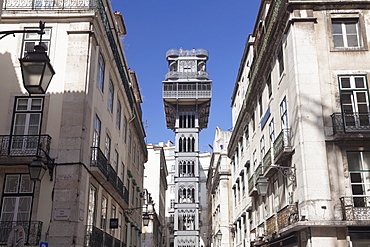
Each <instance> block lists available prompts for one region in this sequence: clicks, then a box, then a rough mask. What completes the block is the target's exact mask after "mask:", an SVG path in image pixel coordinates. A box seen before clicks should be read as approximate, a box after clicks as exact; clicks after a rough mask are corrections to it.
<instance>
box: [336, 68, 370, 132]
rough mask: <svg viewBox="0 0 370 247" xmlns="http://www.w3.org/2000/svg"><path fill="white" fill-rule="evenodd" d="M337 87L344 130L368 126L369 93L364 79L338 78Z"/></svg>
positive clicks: (344, 76) (352, 77) (359, 76)
mask: <svg viewBox="0 0 370 247" xmlns="http://www.w3.org/2000/svg"><path fill="white" fill-rule="evenodd" d="M339 86H340V96H341V104H342V113H343V118H344V124H345V126H346V129H347V130H350V129H351V128H355V129H357V128H360V127H363V126H369V99H368V95H369V92H368V88H367V80H366V77H365V76H364V75H353V76H349V75H343V76H339Z"/></svg>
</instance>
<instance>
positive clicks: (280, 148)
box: [273, 129, 292, 161]
mask: <svg viewBox="0 0 370 247" xmlns="http://www.w3.org/2000/svg"><path fill="white" fill-rule="evenodd" d="M273 148H274V157H275V161H276V160H277V159H279V158H280V157H282V156H284V153H285V152H287V153H291V151H292V146H291V141H290V131H289V129H283V130H281V132H280V134H279V135H278V136H277V138H276V140H275V141H274V145H273Z"/></svg>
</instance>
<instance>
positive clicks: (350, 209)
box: [340, 196, 370, 220]
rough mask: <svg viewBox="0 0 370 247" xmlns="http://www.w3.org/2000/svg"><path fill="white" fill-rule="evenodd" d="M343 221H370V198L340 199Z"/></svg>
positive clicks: (353, 197) (346, 197) (350, 197)
mask: <svg viewBox="0 0 370 247" xmlns="http://www.w3.org/2000/svg"><path fill="white" fill-rule="evenodd" d="M340 201H341V203H342V212H343V219H344V220H370V196H345V197H341V198H340Z"/></svg>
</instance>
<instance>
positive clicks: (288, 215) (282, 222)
mask: <svg viewBox="0 0 370 247" xmlns="http://www.w3.org/2000/svg"><path fill="white" fill-rule="evenodd" d="M298 219H299V217H298V208H297V205H295V204H290V205H287V206H285V207H284V208H283V209H281V210H280V211H279V212H278V213H277V225H278V229H279V230H281V229H283V228H285V227H287V226H289V225H292V224H294V223H296V222H297V221H298Z"/></svg>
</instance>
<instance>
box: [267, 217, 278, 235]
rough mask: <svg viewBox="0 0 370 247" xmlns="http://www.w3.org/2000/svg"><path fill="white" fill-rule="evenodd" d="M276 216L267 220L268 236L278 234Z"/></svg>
mask: <svg viewBox="0 0 370 247" xmlns="http://www.w3.org/2000/svg"><path fill="white" fill-rule="evenodd" d="M276 218H277V217H276V214H274V215H272V216H271V217H270V218H268V219H267V220H266V234H267V235H272V234H274V233H276V232H277V220H276Z"/></svg>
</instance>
